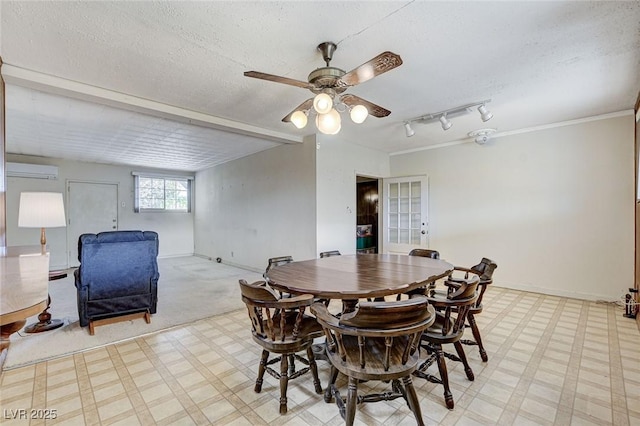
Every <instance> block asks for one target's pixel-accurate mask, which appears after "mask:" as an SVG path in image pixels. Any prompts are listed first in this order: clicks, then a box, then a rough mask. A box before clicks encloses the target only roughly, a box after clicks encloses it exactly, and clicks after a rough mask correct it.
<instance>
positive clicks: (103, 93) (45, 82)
mask: <svg viewBox="0 0 640 426" xmlns="http://www.w3.org/2000/svg"><path fill="white" fill-rule="evenodd" d="M0 73H1V75H2V77H3V78H4V81H5V83H7V84H15V85H16V86H22V87H27V88H30V89H34V90H39V91H42V92H46V93H51V94H55V95H60V96H66V97H69V98H74V99H79V100H83V101H88V102H94V103H97V104H101V105H107V106H111V107H115V108H121V109H126V110H128V111H134V112H139V113H142V114H148V115H152V116H154V117H161V118H166V119H168V120H174V121H178V122H181V123H189V124H193V125H196V126H202V127H209V128H213V129H217V130H222V131H226V132H230V133H238V134H241V135H246V136H252V137H256V138H260V139H265V140H269V141H273V142H278V143H302V136H294V135H289V134H286V133H281V132H276V131H273V130H269V129H264V128H262V127H257V126H252V125H250V124H246V123H241V122H239V121H233V120H227V119H226V118H221V117H216V116H214V115H209V114H204V113H201V112H197V111H192V110H188V109H185V108H180V107H176V106H172V105H167V104H163V103H160V102H156V101H152V100H149V99H144V98H139V97H136V96H132V95H127V94H125V93H120V92H115V91H113V90H108V89H103V88H101V87H96V86H91V85H89V84H84V83H79V82H77V81H72V80H67V79H64V78H60V77H55V76H52V75H48V74H43V73H40V72H37V71H31V70H27V69H24V68H20V67H16V66H14V65H9V64H6V63H5V64H2V68H1V69H0Z"/></svg>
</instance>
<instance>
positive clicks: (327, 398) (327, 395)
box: [324, 365, 338, 403]
mask: <svg viewBox="0 0 640 426" xmlns="http://www.w3.org/2000/svg"><path fill="white" fill-rule="evenodd" d="M337 379H338V369H337V368H335V367H334V366H333V365H332V366H331V373H330V375H329V383H327V389H326V390H325V391H324V402H326V403H329V402H331V400H332V399H333V392H332V390H331V388H332V387H333V386H335V384H336V380H337Z"/></svg>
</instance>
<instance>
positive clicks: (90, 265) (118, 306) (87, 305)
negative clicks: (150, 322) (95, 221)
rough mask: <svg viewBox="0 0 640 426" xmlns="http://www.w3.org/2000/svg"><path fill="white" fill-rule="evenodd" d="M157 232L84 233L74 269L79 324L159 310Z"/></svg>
mask: <svg viewBox="0 0 640 426" xmlns="http://www.w3.org/2000/svg"><path fill="white" fill-rule="evenodd" d="M157 256H158V234H157V233H156V232H152V231H145V232H143V231H113V232H102V233H99V234H83V235H81V236H80V238H79V240H78V260H79V261H80V267H79V268H78V269H77V270H76V271H75V285H76V289H77V291H78V314H79V317H80V325H81V326H83V327H84V326H87V325H88V324H89V321H90V320H93V319H100V318H106V317H111V316H118V315H124V314H129V313H134V312H142V311H148V312H149V313H151V314H153V313H155V312H156V307H157V299H158V278H159V273H158V264H157Z"/></svg>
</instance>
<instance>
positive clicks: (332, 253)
mask: <svg viewBox="0 0 640 426" xmlns="http://www.w3.org/2000/svg"><path fill="white" fill-rule="evenodd" d="M331 256H340V251H338V250H329V251H323V252H321V253H320V259H323V258H325V257H331Z"/></svg>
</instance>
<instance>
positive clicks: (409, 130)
mask: <svg viewBox="0 0 640 426" xmlns="http://www.w3.org/2000/svg"><path fill="white" fill-rule="evenodd" d="M404 133H405V134H406V135H407V137H408V138H410V137H411V136H413V135H415V134H416V131H415V130H413V129H412V128H411V123H409V122H408V121H405V122H404Z"/></svg>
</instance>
